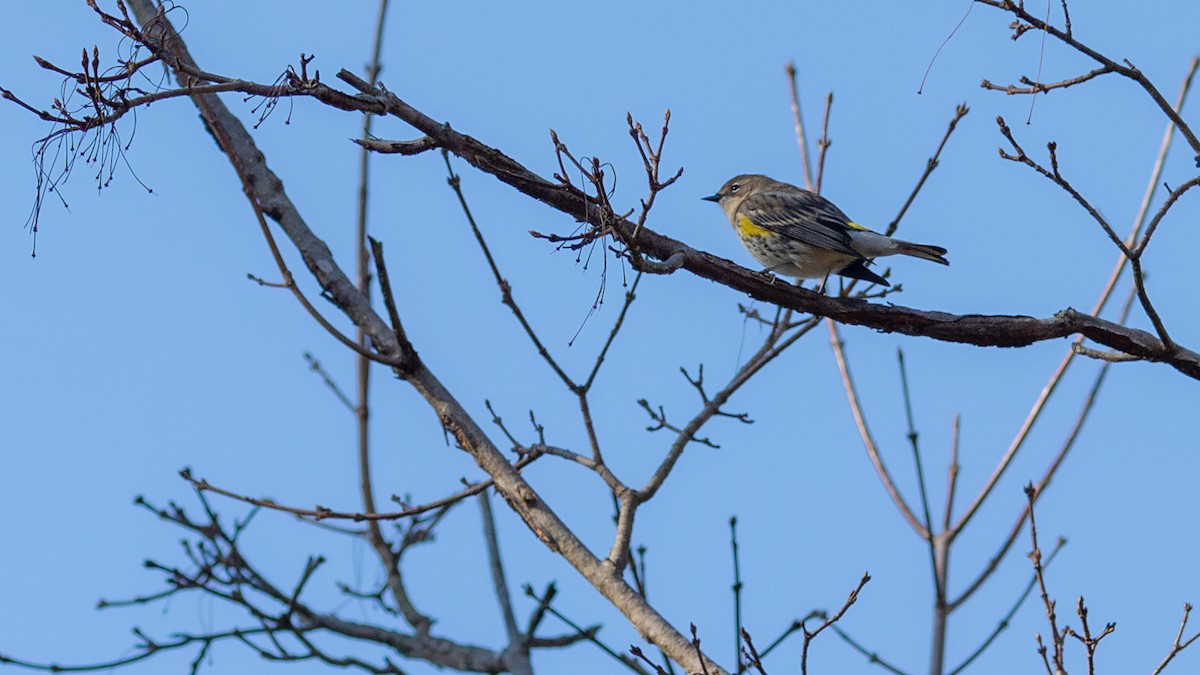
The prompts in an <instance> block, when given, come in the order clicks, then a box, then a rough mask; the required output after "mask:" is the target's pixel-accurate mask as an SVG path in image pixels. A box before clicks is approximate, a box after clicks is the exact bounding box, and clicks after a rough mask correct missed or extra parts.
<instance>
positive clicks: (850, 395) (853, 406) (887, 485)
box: [825, 319, 930, 538]
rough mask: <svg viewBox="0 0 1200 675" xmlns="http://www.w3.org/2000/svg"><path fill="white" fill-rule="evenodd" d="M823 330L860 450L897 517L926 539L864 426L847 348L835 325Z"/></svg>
mask: <svg viewBox="0 0 1200 675" xmlns="http://www.w3.org/2000/svg"><path fill="white" fill-rule="evenodd" d="M825 324H826V326H827V327H828V328H829V340H830V343H831V344H832V346H833V356H834V358H835V359H836V360H837V366H838V372H839V373H840V374H841V376H842V386H843V388H845V390H846V399H847V400H848V401H849V402H850V412H851V413H853V415H854V424H855V426H856V427H857V428H858V435H859V437H860V438H862V442H863V446H864V447H865V448H866V450H867V456H868V457H869V458H870V459H871V465H872V466H874V467H875V472H876V473H878V474H879V479H880V480H881V481H883V487H884V489H886V490H887V493H888V496H889V497H891V498H892V503H894V504H895V505H896V508H897V509H899V510H900V515H902V516H904V519H905V520H907V521H908V524H909V526H911V527H912V529H913V530H914V531H915V532H916V533H917V535H918V536H920V537H922V538H929V537H930V534H929V530H928V529H927V528H926V527H925V526H924V525H922V524H921V521H920V520H919V519H918V518H917V516H916V515H915V514H914V513H913V511H912V509H911V508H910V507H909V506H908V502H906V501H905V500H904V497H903V496H902V495H901V494H900V489H899V488H898V487H896V481H895V480H894V479H893V478H892V474H891V472H889V471H888V469H887V466H886V465H885V464H884V463H883V456H882V455H880V454H879V446H878V445H877V444H876V443H875V437H874V436H872V435H871V429H870V428H869V427H868V426H867V416H866V414H864V413H863V409H862V403H861V402H860V400H859V397H858V389H857V388H856V387H855V386H854V378H853V376H851V374H850V365H849V363H848V362H847V360H846V347H845V343H843V342H842V337H841V332H840V331H839V329H838V325H837V324H836V323H835V322H833V321H831V320H829V319H826V320H825Z"/></svg>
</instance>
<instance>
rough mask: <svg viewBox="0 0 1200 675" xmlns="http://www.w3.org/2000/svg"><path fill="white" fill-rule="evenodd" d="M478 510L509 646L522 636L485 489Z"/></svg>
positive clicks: (481, 494)
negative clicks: (505, 575) (514, 611)
mask: <svg viewBox="0 0 1200 675" xmlns="http://www.w3.org/2000/svg"><path fill="white" fill-rule="evenodd" d="M479 511H480V514H481V515H482V517H483V541H484V543H485V544H486V546H487V556H488V571H489V572H491V575H492V587H493V588H494V590H495V591H496V600H497V601H498V602H499V603H500V614H501V615H502V616H503V617H504V630H505V631H506V632H507V634H508V643H509V646H517V645H520V644H521V643H522V642H523V640H524V637H523V636H522V635H521V629H520V628H518V627H517V618H516V615H515V614H513V605H512V597H511V596H510V595H509V593H508V581H507V580H506V579H505V577H504V564H503V563H502V562H501V560H500V539H499V537H497V536H496V517H495V515H494V514H493V513H492V501H491V497H490V496H489V495H488V492H487V490H484V491H483V492H480V493H479Z"/></svg>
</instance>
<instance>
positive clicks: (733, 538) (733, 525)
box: [729, 516, 746, 674]
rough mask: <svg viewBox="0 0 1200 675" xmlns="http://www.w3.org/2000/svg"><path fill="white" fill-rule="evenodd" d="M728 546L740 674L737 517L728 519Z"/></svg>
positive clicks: (739, 587) (740, 604) (740, 639)
mask: <svg viewBox="0 0 1200 675" xmlns="http://www.w3.org/2000/svg"><path fill="white" fill-rule="evenodd" d="M729 546H730V548H731V549H732V551H733V627H734V631H733V651H734V652H735V653H736V657H737V670H735V671H734V673H738V674H740V673H741V672H742V671H744V670H745V669H746V666H745V664H744V663H742V566H741V564H740V562H739V560H738V540H737V516H733V517H732V518H730V519H729Z"/></svg>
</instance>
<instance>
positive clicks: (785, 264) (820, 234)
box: [704, 174, 950, 286]
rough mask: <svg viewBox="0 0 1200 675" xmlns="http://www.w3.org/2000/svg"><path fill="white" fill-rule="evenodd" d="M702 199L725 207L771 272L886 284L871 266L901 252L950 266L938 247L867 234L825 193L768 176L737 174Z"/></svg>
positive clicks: (749, 247)
mask: <svg viewBox="0 0 1200 675" xmlns="http://www.w3.org/2000/svg"><path fill="white" fill-rule="evenodd" d="M704 199H706V200H708V201H713V202H717V203H718V204H720V205H721V208H722V210H724V211H725V215H726V216H727V217H728V218H729V222H730V224H732V225H733V229H734V231H735V232H736V233H737V235H738V238H739V239H740V240H741V242H742V245H743V246H745V247H746V250H747V251H749V253H750V254H751V255H752V256H754V258H755V259H756V260H758V262H760V263H762V264H763V265H765V266H766V267H767V269H768V270H769V271H771V272H776V273H779V274H785V275H787V276H792V277H800V278H818V279H819V278H824V277H827V276H828V275H830V274H839V275H842V276H846V277H851V278H855V279H863V280H865V281H870V282H872V283H877V284H882V285H884V286H888V285H890V284H888V282H887V280H886V279H884V278H883V277H881V276H879V275H878V274H876V273H874V272H872V271H871V270H870V269H868V268H867V265H869V264H871V262H872V260H873V259H874V258H877V257H879V256H885V255H897V254H899V255H908V256H912V257H915V258H922V259H924V260H932V261H934V262H937V263H941V264H943V265H949V264H950V263H949V261H948V260H946V258H945V254H946V249H944V248H942V247H940V246H930V245H928V244H914V243H912V242H907V241H901V240H899V239H893V238H891V237H888V236H886V235H882V234H879V233H878V232H873V231H871V230H868V229H867V228H865V227H863V226H862V225H859V224H858V223H855V222H854V221H853V220H851V219H850V217H849V216H847V215H846V214H845V213H843V212H842V210H841V209H839V208H838V207H837V206H835V205H834V204H833V202H831V201H829V200H828V199H826V198H824V197H822V196H821V195H818V194H816V193H813V192H810V191H808V190H805V189H803V188H799V187H796V186H795V185H790V184H788V183H784V182H781V181H777V180H773V179H771V178H768V177H767V176H762V175H758V174H743V175H741V176H736V177H734V178H732V179H730V180H729V181H728V182H726V183H725V185H723V186H722V187H721V189H720V190H719V191H718V192H717V193H716V194H714V195H712V196H709V197H705V198H704Z"/></svg>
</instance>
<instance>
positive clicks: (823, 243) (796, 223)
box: [740, 192, 863, 258]
mask: <svg viewBox="0 0 1200 675" xmlns="http://www.w3.org/2000/svg"><path fill="white" fill-rule="evenodd" d="M740 211H741V215H743V216H745V217H747V218H749V219H750V222H751V223H753V224H755V225H757V226H759V227H761V228H764V229H767V230H770V231H772V232H775V233H776V234H780V235H783V236H785V237H787V238H789V239H795V240H796V241H799V242H802V243H805V244H808V245H810V246H817V247H820V248H825V249H829V250H832V251H837V252H839V253H846V254H849V255H852V256H854V257H856V258H861V257H863V256H862V254H861V253H859V252H858V251H856V250H854V248H853V247H852V246H851V245H850V228H849V226H848V225H847V223H849V222H850V219H849V218H848V217H847V216H846V214H844V213H842V211H841V209H839V208H838V207H836V206H834V205H833V203H832V202H830V201H829V200H828V199H825V198H824V197H822V196H820V195H817V194H813V193H811V192H760V193H758V194H753V195H750V196H749V197H747V198H746V201H744V202H742V206H741V209H740Z"/></svg>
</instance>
